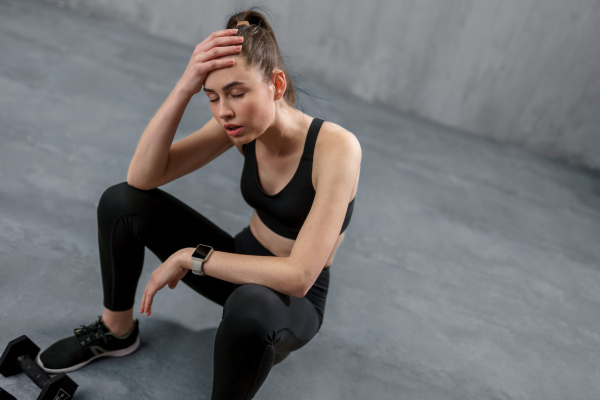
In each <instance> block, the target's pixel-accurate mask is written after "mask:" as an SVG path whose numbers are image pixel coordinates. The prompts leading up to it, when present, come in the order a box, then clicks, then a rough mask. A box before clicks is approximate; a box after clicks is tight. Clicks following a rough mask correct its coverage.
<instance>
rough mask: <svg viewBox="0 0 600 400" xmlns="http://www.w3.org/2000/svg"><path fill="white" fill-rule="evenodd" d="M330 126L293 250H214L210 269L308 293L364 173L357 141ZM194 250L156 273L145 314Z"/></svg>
mask: <svg viewBox="0 0 600 400" xmlns="http://www.w3.org/2000/svg"><path fill="white" fill-rule="evenodd" d="M323 128H325V126H324V127H323ZM330 129H331V131H329V132H328V134H327V135H322V138H321V137H320V138H319V140H318V142H317V147H316V148H315V153H314V161H313V169H314V170H315V177H316V182H315V184H316V188H315V189H316V195H315V199H314V201H313V205H312V207H311V210H310V213H309V214H308V216H307V218H306V220H305V221H304V224H303V225H302V229H300V232H299V234H298V237H297V239H296V242H295V244H294V247H293V249H292V251H291V254H290V255H289V256H288V257H265V256H250V255H244V254H233V253H224V252H220V251H213V253H212V254H211V256H210V257H209V259H208V260H207V261H206V262H205V263H204V264H203V271H204V273H205V274H207V275H209V276H212V277H215V278H218V279H221V280H225V281H228V282H232V283H238V284H248V283H256V284H259V285H262V286H266V287H269V288H271V289H274V290H276V291H278V292H280V293H283V294H288V295H291V296H295V297H303V296H304V295H306V293H307V292H308V290H309V289H310V288H311V287H312V285H313V284H314V282H315V281H316V279H317V277H318V276H319V274H320V273H321V271H322V270H323V268H324V267H325V264H326V262H327V259H328V258H329V256H330V255H331V253H332V251H333V249H334V246H335V244H336V242H337V240H338V238H339V235H340V231H341V229H342V225H343V223H344V217H345V215H346V211H347V209H348V203H349V202H350V201H351V200H352V196H353V195H354V192H355V187H356V184H357V181H358V175H359V172H360V162H361V156H362V155H361V149H360V144H359V143H358V140H356V138H355V137H354V135H352V134H351V133H349V132H347V131H345V130H343V129H341V128H337V126H335V127H331V128H330ZM193 252H194V249H193V248H186V249H181V250H179V251H178V252H176V253H174V254H173V255H172V256H171V257H169V259H168V260H167V261H165V262H164V263H163V264H162V265H161V266H160V267H158V268H157V269H156V270H155V271H154V272H153V273H152V277H151V278H150V281H149V282H148V285H147V286H146V290H145V291H144V296H143V298H142V304H141V306H140V312H141V313H145V314H146V315H150V312H151V306H152V300H153V298H154V295H155V294H156V292H157V291H158V290H160V289H162V288H163V287H164V286H166V285H168V286H169V287H170V288H171V289H173V288H174V287H175V286H176V285H177V283H178V282H179V280H180V279H181V278H183V276H185V274H186V273H187V272H188V270H189V269H192V260H191V255H192V253H193Z"/></svg>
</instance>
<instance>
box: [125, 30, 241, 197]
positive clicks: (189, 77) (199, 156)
mask: <svg viewBox="0 0 600 400" xmlns="http://www.w3.org/2000/svg"><path fill="white" fill-rule="evenodd" d="M235 33H236V30H235V29H227V30H224V31H219V32H214V33H213V34H211V35H210V36H209V37H208V38H207V39H206V40H204V41H203V42H202V43H200V44H199V45H198V46H196V49H195V50H194V53H193V54H192V57H191V59H190V62H189V64H188V67H187V68H186V70H185V72H184V73H183V76H182V77H181V79H180V80H179V82H178V83H177V85H176V86H175V88H174V89H173V91H172V92H171V94H170V95H169V97H167V99H166V100H165V102H164V103H163V105H162V106H161V107H160V109H159V110H158V111H157V112H156V115H154V117H153V118H152V120H151V121H150V123H149V124H148V126H147V127H146V129H145V130H144V133H143V134H142V137H141V138H140V141H139V143H138V146H137V148H136V150H135V153H134V155H133V159H132V160H131V163H130V165H129V171H128V172H127V183H129V184H130V185H131V186H134V187H136V188H138V189H144V190H149V189H154V188H156V187H158V186H161V185H164V184H165V183H168V182H170V181H172V180H174V179H177V178H179V177H181V176H183V175H185V174H187V173H190V172H192V171H194V170H196V169H198V168H200V167H201V166H203V165H205V164H207V163H208V162H210V161H211V160H213V159H214V158H216V157H217V156H219V155H220V154H222V153H223V152H224V151H225V150H227V149H228V148H230V147H232V143H231V141H230V140H229V139H228V137H227V135H226V134H225V133H224V132H223V128H222V127H221V126H220V125H219V124H218V123H217V122H216V121H215V120H214V119H211V120H210V121H209V122H208V123H207V124H206V125H205V126H204V127H202V129H200V130H199V131H197V132H195V133H193V134H192V135H190V136H188V137H186V138H184V139H182V140H180V141H178V142H176V143H174V144H173V138H174V137H175V132H176V131H177V127H178V126H179V122H180V121H181V117H182V116H183V113H184V111H185V109H186V107H187V105H188V104H189V102H190V100H191V98H192V96H194V95H195V94H196V93H198V92H199V91H200V90H201V89H202V84H203V83H204V79H205V78H206V75H207V74H208V73H209V72H210V71H212V70H214V69H217V68H227V67H230V66H232V65H233V63H234V61H233V59H231V58H220V57H223V56H226V55H232V54H237V53H239V51H240V47H239V45H240V44H241V37H239V36H235Z"/></svg>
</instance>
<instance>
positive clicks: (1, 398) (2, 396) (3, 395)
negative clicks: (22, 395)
mask: <svg viewBox="0 0 600 400" xmlns="http://www.w3.org/2000/svg"><path fill="white" fill-rule="evenodd" d="M0 400H17V399H15V397H14V396H13V395H11V394H10V393H8V392H7V391H6V390H4V389H2V388H1V387H0Z"/></svg>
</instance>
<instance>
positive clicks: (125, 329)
mask: <svg viewBox="0 0 600 400" xmlns="http://www.w3.org/2000/svg"><path fill="white" fill-rule="evenodd" d="M104 325H106V327H107V328H108V330H109V331H110V333H112V334H113V335H115V336H117V337H123V336H127V335H128V334H129V333H130V332H131V331H133V325H134V322H133V320H131V321H130V322H129V323H120V324H112V325H109V324H107V323H106V322H105V323H104Z"/></svg>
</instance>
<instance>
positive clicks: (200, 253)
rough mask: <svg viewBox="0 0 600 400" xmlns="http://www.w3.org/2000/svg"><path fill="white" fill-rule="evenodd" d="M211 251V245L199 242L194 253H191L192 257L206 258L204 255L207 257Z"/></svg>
mask: <svg viewBox="0 0 600 400" xmlns="http://www.w3.org/2000/svg"><path fill="white" fill-rule="evenodd" d="M211 251H212V247H210V246H205V245H203V244H201V245H199V246H198V247H197V248H196V251H194V254H192V257H194V258H199V259H200V260H204V259H206V257H208V255H209V254H210V252H211Z"/></svg>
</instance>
